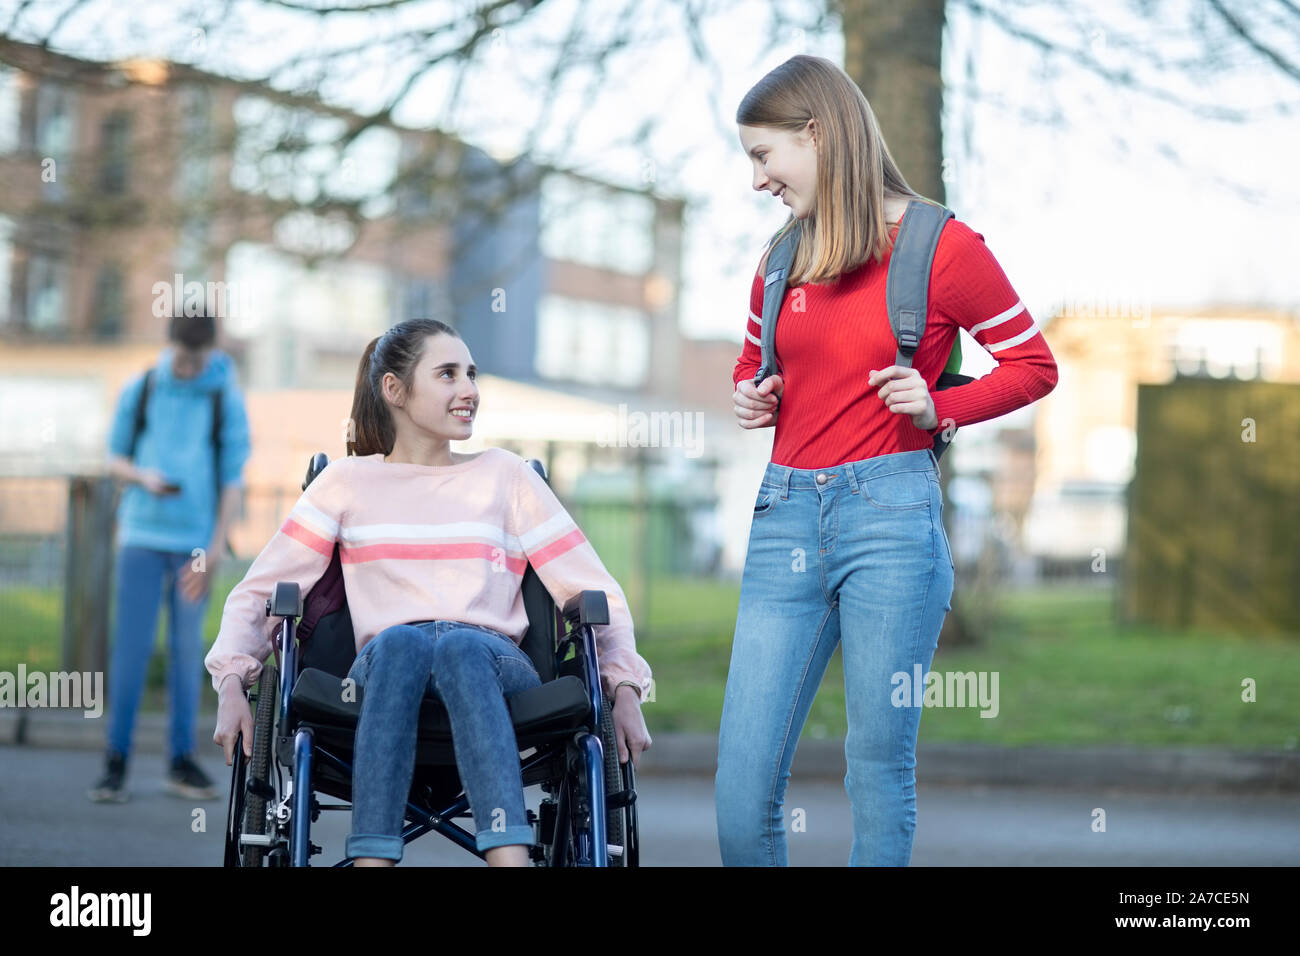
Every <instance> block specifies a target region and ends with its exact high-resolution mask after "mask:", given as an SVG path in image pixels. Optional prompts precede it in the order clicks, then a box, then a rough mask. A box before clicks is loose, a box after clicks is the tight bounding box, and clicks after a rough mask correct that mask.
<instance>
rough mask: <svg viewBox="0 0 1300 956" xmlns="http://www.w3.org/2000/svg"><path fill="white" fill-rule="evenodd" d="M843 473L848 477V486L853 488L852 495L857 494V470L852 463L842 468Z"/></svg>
mask: <svg viewBox="0 0 1300 956" xmlns="http://www.w3.org/2000/svg"><path fill="white" fill-rule="evenodd" d="M844 473H845V474H846V475H847V476H848V479H849V484H850V485H851V486H852V488H853V494H855V495H856V494H857V493H858V469H857V465H856V463H854V462H849V463H847V464H846V465H845V466H844Z"/></svg>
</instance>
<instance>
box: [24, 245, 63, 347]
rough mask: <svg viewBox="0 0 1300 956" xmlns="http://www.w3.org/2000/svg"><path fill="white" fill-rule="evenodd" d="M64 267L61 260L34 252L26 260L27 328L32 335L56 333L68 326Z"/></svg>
mask: <svg viewBox="0 0 1300 956" xmlns="http://www.w3.org/2000/svg"><path fill="white" fill-rule="evenodd" d="M66 272H67V268H66V266H65V264H64V262H63V260H62V259H60V258H59V257H57V256H53V255H49V254H46V253H43V252H34V253H32V254H31V256H30V257H29V258H28V259H27V282H26V286H27V296H26V300H27V301H26V303H25V306H26V308H25V311H26V314H27V327H28V328H29V329H31V330H32V331H33V332H58V331H61V330H64V329H66V328H67V327H68V321H67V312H66V295H65V290H66V288H67V276H66Z"/></svg>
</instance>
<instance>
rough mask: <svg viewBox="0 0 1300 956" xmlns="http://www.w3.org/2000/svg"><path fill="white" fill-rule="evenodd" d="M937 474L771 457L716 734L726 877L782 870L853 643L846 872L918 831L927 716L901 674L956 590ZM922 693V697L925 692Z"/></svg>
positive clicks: (875, 461)
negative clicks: (821, 708) (833, 674)
mask: <svg viewBox="0 0 1300 956" xmlns="http://www.w3.org/2000/svg"><path fill="white" fill-rule="evenodd" d="M942 510H943V500H942V492H941V489H940V486H939V472H938V465H937V462H936V461H935V459H934V456H933V454H932V453H931V452H930V451H929V450H928V449H925V450H920V451H908V452H899V453H896V454H891V455H880V456H878V457H876V458H869V459H866V460H865V461H855V462H848V463H846V464H842V465H837V466H835V467H834V468H821V469H812V470H806V469H795V468H787V467H784V466H782V465H776V464H772V463H770V462H769V464H768V466H767V471H766V473H765V474H764V476H763V481H762V485H761V487H760V488H759V493H758V498H757V500H756V501H755V503H754V518H753V524H752V525H751V528H750V537H749V552H748V554H747V556H746V559H745V571H744V576H743V579H742V581H741V589H740V609H739V613H738V615H737V618H736V634H735V640H734V641H733V643H732V649H731V666H730V670H729V672H728V674H727V690H726V695H725V697H724V700H723V707H722V724H721V728H720V730H719V735H718V772H717V777H716V781H715V786H716V791H715V799H716V811H717V819H718V843H719V846H720V848H721V851H722V862H723V864H724V865H727V866H734V865H741V866H786V865H788V856H787V850H786V836H785V826H784V819H783V813H782V805H783V803H784V800H785V789H786V783H787V781H788V780H789V777H790V765H791V763H792V762H793V760H794V751H795V746H796V745H797V744H798V742H799V735H800V733H801V732H802V730H803V726H804V721H805V720H807V718H808V711H809V710H810V708H811V707H812V701H813V695H814V694H816V692H817V688H818V686H819V685H820V684H821V681H822V676H823V675H824V674H825V671H826V665H827V662H828V661H829V660H830V658H831V654H832V652H834V650H835V645H836V644H838V643H841V640H842V643H843V659H844V696H845V703H846V707H847V710H848V714H847V717H848V736H847V737H846V739H845V742H844V754H845V757H846V759H847V764H848V773H847V775H846V776H845V778H844V786H845V789H846V790H847V791H848V795H849V801H850V803H851V804H852V808H853V848H852V851H851V852H850V855H849V865H850V866H863V865H877V866H879V865H884V866H906V865H907V864H908V862H909V861H910V860H911V856H912V834H913V831H914V830H915V828H916V793H915V780H916V775H915V767H916V738H917V733H918V730H919V727H920V721H921V711H920V708H919V706H916V707H910V706H909V707H898V706H894V704H893V702H892V700H891V693H892V691H893V690H894V687H895V686H897V685H896V683H895V682H894V681H893V675H895V674H897V673H899V672H902V673H905V674H907V675H908V678H909V680H910V679H911V677H912V676H913V666H914V665H917V664H919V665H920V667H921V673H922V674H924V673H925V672H926V671H928V670H929V668H930V661H931V659H932V657H933V655H934V651H935V648H936V647H937V646H938V642H939V630H940V628H941V626H942V625H943V619H944V616H945V614H946V613H947V612H948V611H949V610H951V609H952V608H951V605H950V604H949V601H950V599H951V597H952V588H953V570H954V569H953V564H952V552H951V550H950V549H949V547H948V537H947V534H946V533H945V532H944V528H943V518H942ZM918 696H919V695H918Z"/></svg>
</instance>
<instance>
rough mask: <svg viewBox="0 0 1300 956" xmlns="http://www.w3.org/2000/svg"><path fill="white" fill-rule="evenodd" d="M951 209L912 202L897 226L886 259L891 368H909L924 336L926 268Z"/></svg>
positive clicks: (928, 298) (927, 300)
mask: <svg viewBox="0 0 1300 956" xmlns="http://www.w3.org/2000/svg"><path fill="white" fill-rule="evenodd" d="M952 215H953V213H952V210H951V209H947V208H945V207H943V206H936V205H934V204H932V203H928V202H922V201H920V200H919V199H913V200H912V201H911V202H909V203H908V204H907V212H906V213H905V214H904V215H903V221H902V222H901V223H900V224H899V227H898V236H897V237H896V238H895V240H894V250H893V252H892V253H890V257H889V278H888V280H887V281H886V283H885V305H886V308H888V309H889V327H890V328H891V329H892V330H893V332H894V340H895V341H896V342H897V343H898V355H897V357H896V358H895V359H894V364H895V365H901V366H903V367H904V368H911V367H912V356H913V355H915V354H916V349H917V346H919V345H920V344H921V338H922V336H924V335H925V314H926V309H927V307H928V305H929V300H930V267H931V265H933V263H934V250H935V247H937V246H938V245H939V233H941V232H943V227H944V223H946V222H947V221H948V220H949V219H951V218H952Z"/></svg>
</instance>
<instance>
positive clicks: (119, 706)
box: [108, 547, 211, 759]
mask: <svg viewBox="0 0 1300 956" xmlns="http://www.w3.org/2000/svg"><path fill="white" fill-rule="evenodd" d="M193 560H194V558H193V557H192V556H191V555H190V553H189V552H188V551H183V552H171V551H155V550H153V549H151V548H133V547H121V548H119V549H118V551H117V560H116V566H115V568H114V574H115V575H116V578H115V581H114V590H115V592H116V593H115V602H116V608H115V614H116V617H117V620H116V624H115V627H114V629H113V649H112V652H111V655H110V657H109V662H108V707H109V721H108V747H109V749H110V750H115V751H117V752H118V753H120V754H121V755H122V756H123V757H130V755H131V738H132V736H133V732H134V730H135V716H136V712H137V711H138V710H139V709H140V696H141V694H142V693H143V692H144V682H145V676H146V675H147V674H148V671H149V659H150V658H151V657H152V656H153V648H154V636H155V635H156V634H157V633H158V608H159V606H160V605H161V604H162V603H163V602H164V601H165V602H166V604H167V619H168V620H167V623H168V630H167V649H168V655H169V656H168V662H167V689H168V703H169V704H170V706H171V736H170V741H169V750H170V755H171V757H172V759H175V758H176V757H181V756H184V755H186V754H193V753H194V749H195V747H194V733H195V725H196V724H197V722H198V711H199V689H200V687H201V686H202V685H201V683H200V682H201V681H202V679H203V677H204V675H205V673H206V672H205V671H204V669H203V642H202V637H201V631H202V626H203V616H204V613H205V612H206V610H207V606H208V598H209V596H210V595H211V591H210V590H209V591H207V592H205V593H204V595H203V597H201V598H200V599H199V600H197V601H189V600H186V598H185V596H184V595H183V594H181V589H180V572H181V570H182V569H183V568H184V567H185V566H186V565H188V564H189V563H190V562H191V561H193Z"/></svg>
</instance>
